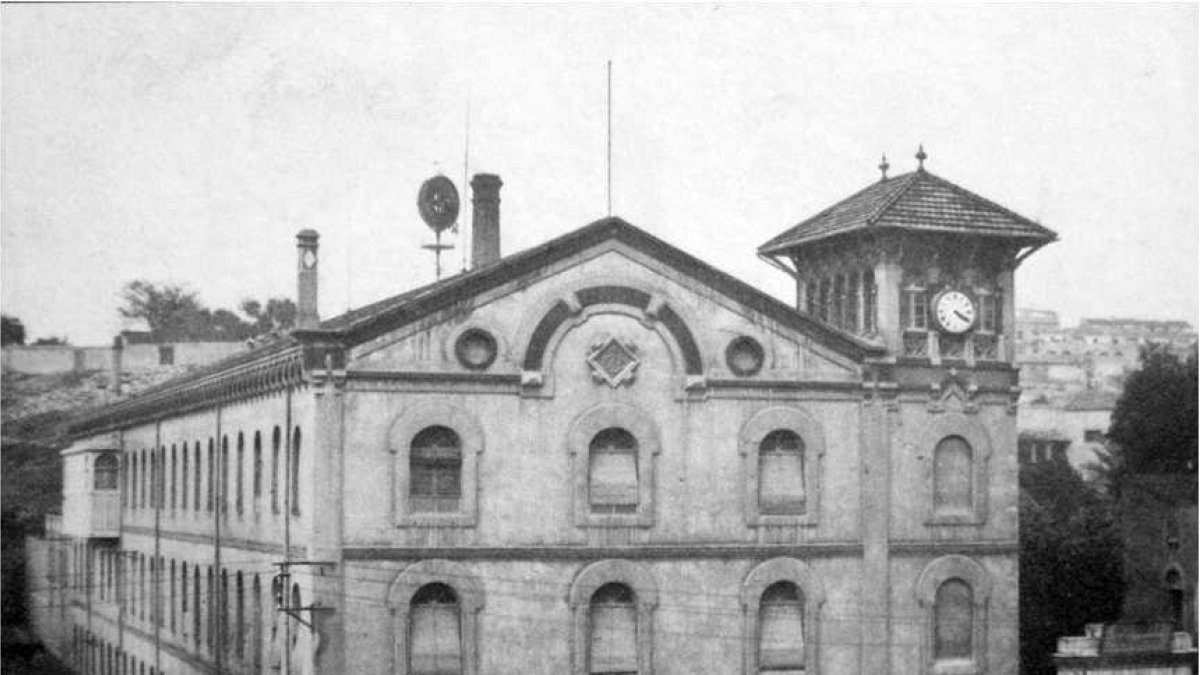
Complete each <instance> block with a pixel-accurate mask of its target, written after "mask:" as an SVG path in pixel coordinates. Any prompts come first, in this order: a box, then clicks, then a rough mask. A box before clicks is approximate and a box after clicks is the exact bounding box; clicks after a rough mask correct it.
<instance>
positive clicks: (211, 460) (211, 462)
mask: <svg viewBox="0 0 1200 675" xmlns="http://www.w3.org/2000/svg"><path fill="white" fill-rule="evenodd" d="M216 473H217V450H216V446H214V445H213V439H211V438H210V439H208V476H207V478H208V496H207V499H206V504H205V505H206V507H207V510H208V511H209V513H211V512H212V510H213V497H214V494H213V492H214V488H215V487H216V486H215V485H214V483H213V476H215V475H216Z"/></svg>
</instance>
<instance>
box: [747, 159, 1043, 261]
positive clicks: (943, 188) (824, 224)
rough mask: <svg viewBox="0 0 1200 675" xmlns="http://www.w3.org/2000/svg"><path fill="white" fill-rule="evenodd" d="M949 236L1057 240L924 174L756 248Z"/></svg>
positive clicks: (884, 186)
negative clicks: (886, 233)
mask: <svg viewBox="0 0 1200 675" xmlns="http://www.w3.org/2000/svg"><path fill="white" fill-rule="evenodd" d="M885 228H892V229H900V230H909V231H928V232H950V233H962V234H974V235H989V236H996V237H1008V238H1014V239H1024V240H1027V241H1028V242H1029V243H1031V244H1032V243H1048V242H1051V241H1054V239H1056V238H1057V237H1056V235H1055V234H1054V232H1053V231H1051V230H1050V229H1048V228H1045V227H1042V226H1041V225H1039V224H1037V223H1035V222H1033V221H1032V220H1029V219H1028V218H1025V217H1024V216H1020V215H1017V214H1016V213H1013V212H1012V211H1009V210H1008V209H1006V208H1004V207H1003V206H1000V205H998V204H996V203H994V202H992V201H990V200H988V199H984V198H983V197H980V196H979V195H977V194H975V193H973V192H971V191H969V190H966V189H963V188H961V187H959V186H957V185H955V184H954V183H951V182H950V181H948V180H946V179H944V178H939V177H938V176H935V175H933V174H932V173H929V172H928V171H926V170H924V169H919V170H917V171H914V172H912V173H906V174H903V175H901V176H896V177H895V178H889V179H886V180H881V181H879V182H876V183H874V184H872V185H870V186H868V187H867V188H865V189H863V190H860V191H859V192H858V193H856V194H854V195H851V196H850V197H847V198H846V199H843V200H842V201H840V202H838V203H837V204H834V205H833V206H831V207H829V208H827V209H825V210H824V211H821V212H820V213H818V214H817V215H815V216H813V217H811V218H809V219H808V220H805V221H804V222H802V223H800V224H799V225H796V226H795V227H792V228H791V229H789V230H787V231H786V232H784V233H783V234H780V235H779V236H777V237H775V238H774V239H771V240H770V241H768V242H767V243H765V244H763V245H762V246H760V247H759V249H758V252H759V253H761V254H763V255H777V254H781V253H786V252H788V251H789V250H791V249H793V248H795V247H797V246H801V245H804V244H808V243H810V242H814V241H818V240H821V239H826V238H829V237H833V236H837V235H841V234H846V233H849V232H857V231H863V230H877V229H885Z"/></svg>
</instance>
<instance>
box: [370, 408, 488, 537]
mask: <svg viewBox="0 0 1200 675" xmlns="http://www.w3.org/2000/svg"><path fill="white" fill-rule="evenodd" d="M431 426H443V427H447V428H449V429H451V430H453V431H454V433H456V434H458V437H459V440H460V441H462V483H461V485H462V503H461V504H460V506H459V510H458V511H457V512H453V513H413V512H412V510H411V509H410V506H409V505H410V499H409V497H410V494H409V491H410V489H411V476H410V475H409V472H410V462H409V453H410V451H411V449H412V441H413V438H414V437H416V435H417V434H418V433H420V432H421V431H422V430H423V429H426V428H428V427H431ZM484 446H485V436H484V433H483V426H482V425H481V424H480V423H479V420H478V418H476V417H475V415H474V414H473V413H471V412H470V411H469V410H467V409H465V408H462V407H460V406H457V405H454V404H453V403H449V402H447V401H442V400H434V401H424V402H421V403H417V404H415V405H413V406H411V407H408V408H406V409H405V410H404V412H402V413H400V415H398V416H397V417H396V419H395V420H393V422H392V424H391V425H390V426H389V427H388V431H387V438H386V439H385V440H384V447H386V448H387V450H388V451H389V452H391V453H392V455H393V461H392V467H393V468H392V489H391V494H392V517H393V521H394V523H395V525H396V526H397V527H405V526H428V525H444V526H451V527H453V526H457V527H473V526H474V525H476V524H477V523H478V520H479V488H480V484H479V455H481V454H482V453H483V450H484Z"/></svg>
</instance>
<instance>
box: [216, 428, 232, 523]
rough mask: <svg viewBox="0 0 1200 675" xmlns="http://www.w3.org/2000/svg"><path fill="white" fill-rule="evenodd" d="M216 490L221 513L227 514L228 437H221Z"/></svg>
mask: <svg viewBox="0 0 1200 675" xmlns="http://www.w3.org/2000/svg"><path fill="white" fill-rule="evenodd" d="M217 489H218V490H219V494H220V502H221V513H229V436H222V437H221V483H220V485H218V487H217Z"/></svg>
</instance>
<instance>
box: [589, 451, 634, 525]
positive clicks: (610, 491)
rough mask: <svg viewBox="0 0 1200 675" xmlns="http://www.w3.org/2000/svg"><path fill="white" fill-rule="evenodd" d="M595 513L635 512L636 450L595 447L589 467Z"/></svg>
mask: <svg viewBox="0 0 1200 675" xmlns="http://www.w3.org/2000/svg"><path fill="white" fill-rule="evenodd" d="M588 480H589V484H588V502H589V503H590V504H591V509H592V513H634V512H635V511H637V505H638V472H637V449H636V448H616V447H603V448H593V449H592V451H591V456H590V462H589V466H588Z"/></svg>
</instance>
